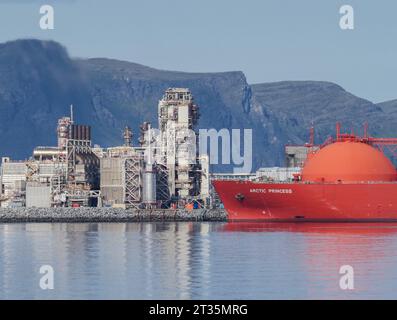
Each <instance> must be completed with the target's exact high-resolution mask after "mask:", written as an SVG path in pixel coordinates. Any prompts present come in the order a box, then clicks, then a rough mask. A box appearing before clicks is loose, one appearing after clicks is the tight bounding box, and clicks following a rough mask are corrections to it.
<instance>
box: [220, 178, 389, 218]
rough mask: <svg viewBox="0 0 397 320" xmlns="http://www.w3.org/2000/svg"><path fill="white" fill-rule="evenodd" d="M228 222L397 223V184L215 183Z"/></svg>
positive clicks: (222, 181) (226, 181)
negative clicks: (227, 216)
mask: <svg viewBox="0 0 397 320" xmlns="http://www.w3.org/2000/svg"><path fill="white" fill-rule="evenodd" d="M213 184H214V187H215V189H216V191H217V193H218V194H219V197H220V199H221V201H222V202H223V204H224V206H225V209H226V210H227V212H228V215H229V220H265V221H366V222H368V221H397V183H393V182H391V183H258V182H251V181H228V180H218V181H214V182H213Z"/></svg>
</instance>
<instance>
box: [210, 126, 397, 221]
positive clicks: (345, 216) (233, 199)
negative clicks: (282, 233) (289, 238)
mask: <svg viewBox="0 0 397 320" xmlns="http://www.w3.org/2000/svg"><path fill="white" fill-rule="evenodd" d="M396 144H397V139H392V138H373V137H368V136H367V134H365V136H364V137H358V136H355V135H353V134H341V133H340V126H339V125H338V127H337V135H336V138H335V139H329V140H328V141H327V142H326V143H325V144H324V145H322V146H321V147H320V148H318V149H316V150H314V149H312V150H313V151H309V152H308V157H307V159H306V161H305V163H304V165H303V167H302V170H301V172H300V173H299V174H296V175H295V176H294V179H293V181H291V182H263V181H255V180H253V181H246V180H240V181H236V180H216V181H214V182H213V184H214V187H215V189H216V191H217V193H218V194H219V197H220V199H221V201H222V202H223V204H224V206H225V209H226V210H227V212H228V215H229V220H265V221H397V171H396V168H395V167H394V165H393V164H392V162H391V161H390V160H389V158H388V157H387V156H386V155H385V154H384V152H383V147H384V146H392V145H393V146H394V145H396ZM308 147H310V146H309V145H308ZM390 150H392V151H393V150H394V149H393V148H390Z"/></svg>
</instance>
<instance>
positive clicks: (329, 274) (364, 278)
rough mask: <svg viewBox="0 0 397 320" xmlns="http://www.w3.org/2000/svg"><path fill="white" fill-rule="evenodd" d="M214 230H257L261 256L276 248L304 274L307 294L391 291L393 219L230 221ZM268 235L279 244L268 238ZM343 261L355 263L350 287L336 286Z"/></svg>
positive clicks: (349, 295)
mask: <svg viewBox="0 0 397 320" xmlns="http://www.w3.org/2000/svg"><path fill="white" fill-rule="evenodd" d="M217 231H218V232H225V233H229V234H236V236H238V234H240V233H252V236H255V235H258V236H259V237H260V238H258V239H260V242H261V243H262V245H259V246H258V249H261V250H262V254H263V255H264V259H268V260H271V259H274V255H275V253H274V250H269V248H270V247H271V246H273V247H272V248H273V249H274V246H276V247H278V248H280V251H279V252H278V253H277V255H286V256H288V257H289V258H288V259H287V261H288V263H289V264H292V265H293V266H292V267H290V269H291V270H294V272H296V274H302V275H304V277H305V280H304V281H303V282H300V283H304V284H305V288H306V289H305V291H306V295H307V296H306V297H305V298H313V299H321V298H329V297H331V298H337V299H346V298H347V299H351V298H358V297H360V295H361V294H363V296H365V297H371V295H373V296H372V297H373V298H380V297H379V292H382V294H384V296H385V297H388V296H392V295H394V291H393V290H394V289H393V288H392V287H391V286H390V279H389V278H388V276H390V275H393V274H394V273H395V271H394V268H395V262H396V261H395V254H394V252H395V251H396V249H397V244H396V243H395V239H396V234H397V223H327V224H324V223H261V222H228V223H224V224H222V225H218V227H217ZM272 234H273V235H274V237H275V238H276V239H277V244H275V243H274V242H275V240H271V239H274V238H272ZM276 234H277V235H276ZM267 239H269V241H267ZM269 243H271V244H269ZM281 250H282V251H281ZM343 265H351V266H352V267H353V268H354V277H355V280H354V281H355V283H356V285H355V289H354V290H353V291H343V290H341V289H340V287H339V280H340V277H341V275H340V274H339V270H340V267H341V266H343ZM283 268H284V267H282V266H280V269H283ZM291 270H290V271H291ZM284 271H285V270H284ZM301 298H302V297H301Z"/></svg>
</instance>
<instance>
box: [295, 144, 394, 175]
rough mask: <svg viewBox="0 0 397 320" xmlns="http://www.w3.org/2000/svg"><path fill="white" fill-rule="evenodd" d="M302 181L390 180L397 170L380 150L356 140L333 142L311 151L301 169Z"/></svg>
mask: <svg viewBox="0 0 397 320" xmlns="http://www.w3.org/2000/svg"><path fill="white" fill-rule="evenodd" d="M302 180H303V181H313V182H343V181H346V182H390V181H396V180H397V172H396V169H395V167H394V166H393V164H392V163H391V161H390V160H389V159H388V158H387V157H386V156H385V155H384V153H383V152H381V151H379V150H378V149H376V148H374V147H372V146H371V145H369V144H366V143H363V142H356V141H341V142H335V143H332V144H330V145H328V146H326V147H324V148H322V149H320V150H319V151H317V152H316V153H314V154H312V155H311V156H310V157H309V158H308V160H307V162H306V164H305V166H304V167H303V170H302Z"/></svg>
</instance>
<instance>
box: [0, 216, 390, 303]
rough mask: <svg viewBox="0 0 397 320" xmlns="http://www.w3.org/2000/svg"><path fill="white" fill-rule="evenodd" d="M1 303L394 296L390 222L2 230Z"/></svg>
mask: <svg viewBox="0 0 397 320" xmlns="http://www.w3.org/2000/svg"><path fill="white" fill-rule="evenodd" d="M42 265H51V266H52V267H53V269H54V286H55V287H54V289H53V290H42V289H41V288H40V286H39V281H40V277H41V276H42V275H41V274H40V273H39V269H40V267H41V266H42ZM341 265H351V266H352V267H353V268H354V287H355V288H354V290H351V291H343V290H341V289H340V287H339V279H340V277H341V275H340V274H339V268H340V266H341ZM0 298H1V299H277V298H283V299H327V298H330V299H351V298H354V299H357V298H358V299H361V298H394V299H395V298H397V225H395V224H260V223H127V224H116V223H114V224H112V223H94V224H2V225H0Z"/></svg>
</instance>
